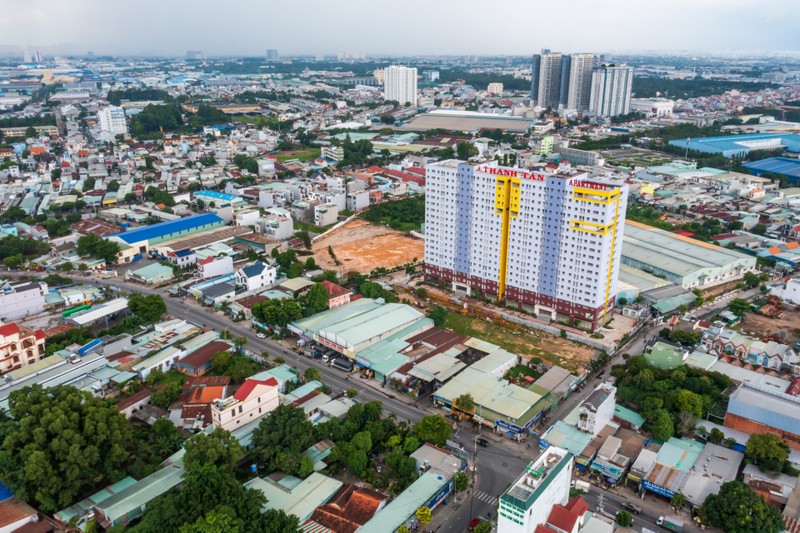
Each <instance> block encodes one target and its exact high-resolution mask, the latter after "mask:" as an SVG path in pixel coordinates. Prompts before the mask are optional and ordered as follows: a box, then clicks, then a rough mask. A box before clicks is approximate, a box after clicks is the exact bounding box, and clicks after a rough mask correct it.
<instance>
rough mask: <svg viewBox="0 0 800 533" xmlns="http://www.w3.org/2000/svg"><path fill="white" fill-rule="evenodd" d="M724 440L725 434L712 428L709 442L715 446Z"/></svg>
mask: <svg viewBox="0 0 800 533" xmlns="http://www.w3.org/2000/svg"><path fill="white" fill-rule="evenodd" d="M724 438H725V434H724V433H723V432H722V431H720V430H719V429H717V428H712V429H711V432H710V433H709V434H708V442H711V443H713V444H719V443H720V442H722V439H724Z"/></svg>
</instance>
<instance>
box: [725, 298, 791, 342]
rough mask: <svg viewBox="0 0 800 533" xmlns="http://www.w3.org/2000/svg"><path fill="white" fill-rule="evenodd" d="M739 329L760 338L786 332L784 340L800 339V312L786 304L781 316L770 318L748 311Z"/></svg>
mask: <svg viewBox="0 0 800 533" xmlns="http://www.w3.org/2000/svg"><path fill="white" fill-rule="evenodd" d="M737 329H738V330H739V331H740V332H742V333H746V334H748V335H750V334H752V335H753V336H755V337H760V338H764V337H769V336H771V335H776V334H778V335H781V334H785V337H784V342H788V343H791V342H793V341H796V340H798V339H800V313H798V312H797V311H795V310H794V308H793V307H787V306H784V308H783V316H782V317H781V318H768V317H765V316H761V315H758V314H756V313H746V314H745V315H744V320H743V321H742V323H741V325H739V327H738V328H737Z"/></svg>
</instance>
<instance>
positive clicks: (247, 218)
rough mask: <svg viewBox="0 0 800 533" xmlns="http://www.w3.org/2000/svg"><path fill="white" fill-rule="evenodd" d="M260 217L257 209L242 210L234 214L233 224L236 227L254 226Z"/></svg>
mask: <svg viewBox="0 0 800 533" xmlns="http://www.w3.org/2000/svg"><path fill="white" fill-rule="evenodd" d="M260 217H261V214H260V213H259V211H258V209H243V210H241V211H236V213H234V215H233V223H234V224H235V225H236V226H255V225H256V224H257V223H258V219H259V218H260Z"/></svg>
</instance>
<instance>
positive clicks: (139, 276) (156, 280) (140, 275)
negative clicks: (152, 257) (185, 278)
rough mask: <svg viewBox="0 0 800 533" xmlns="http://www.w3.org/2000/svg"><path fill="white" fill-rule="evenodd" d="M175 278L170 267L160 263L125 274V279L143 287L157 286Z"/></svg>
mask: <svg viewBox="0 0 800 533" xmlns="http://www.w3.org/2000/svg"><path fill="white" fill-rule="evenodd" d="M174 277H175V273H174V272H173V271H172V267H168V266H166V265H162V264H161V263H152V264H150V265H147V266H145V267H142V268H138V269H136V270H133V271H130V272H128V273H127V274H125V278H126V279H130V280H133V281H138V282H139V283H144V284H145V285H159V284H161V283H164V282H166V281H169V280H171V279H173V278H174Z"/></svg>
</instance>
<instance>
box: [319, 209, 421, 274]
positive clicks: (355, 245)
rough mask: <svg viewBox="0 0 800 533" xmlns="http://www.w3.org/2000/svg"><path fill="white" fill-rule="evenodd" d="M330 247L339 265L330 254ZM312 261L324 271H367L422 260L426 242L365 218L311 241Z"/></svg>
mask: <svg viewBox="0 0 800 533" xmlns="http://www.w3.org/2000/svg"><path fill="white" fill-rule="evenodd" d="M328 247H331V248H332V249H333V253H334V255H335V256H336V259H337V260H338V261H339V263H340V264H339V265H337V264H336V262H335V261H334V258H333V257H331V255H330V253H329V251H328ZM312 249H313V251H314V260H315V261H316V262H317V264H318V265H319V266H320V268H322V269H324V270H336V271H343V272H360V273H368V272H371V271H372V270H373V269H375V268H378V267H384V268H389V267H393V266H397V265H403V264H405V263H410V262H411V261H414V259H417V260H421V259H422V256H423V254H424V251H425V243H424V242H423V241H422V240H421V239H415V238H413V237H409V236H407V235H406V234H404V233H401V232H399V231H395V230H393V229H391V228H387V227H385V226H378V225H376V224H372V223H370V222H367V221H365V220H358V219H356V220H352V221H350V222H348V223H347V224H345V225H344V226H342V227H341V228H338V229H336V230H334V231H333V232H331V233H329V234H328V235H326V236H325V237H323V238H321V239H318V240H316V241H315V242H314V246H313V248H312Z"/></svg>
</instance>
